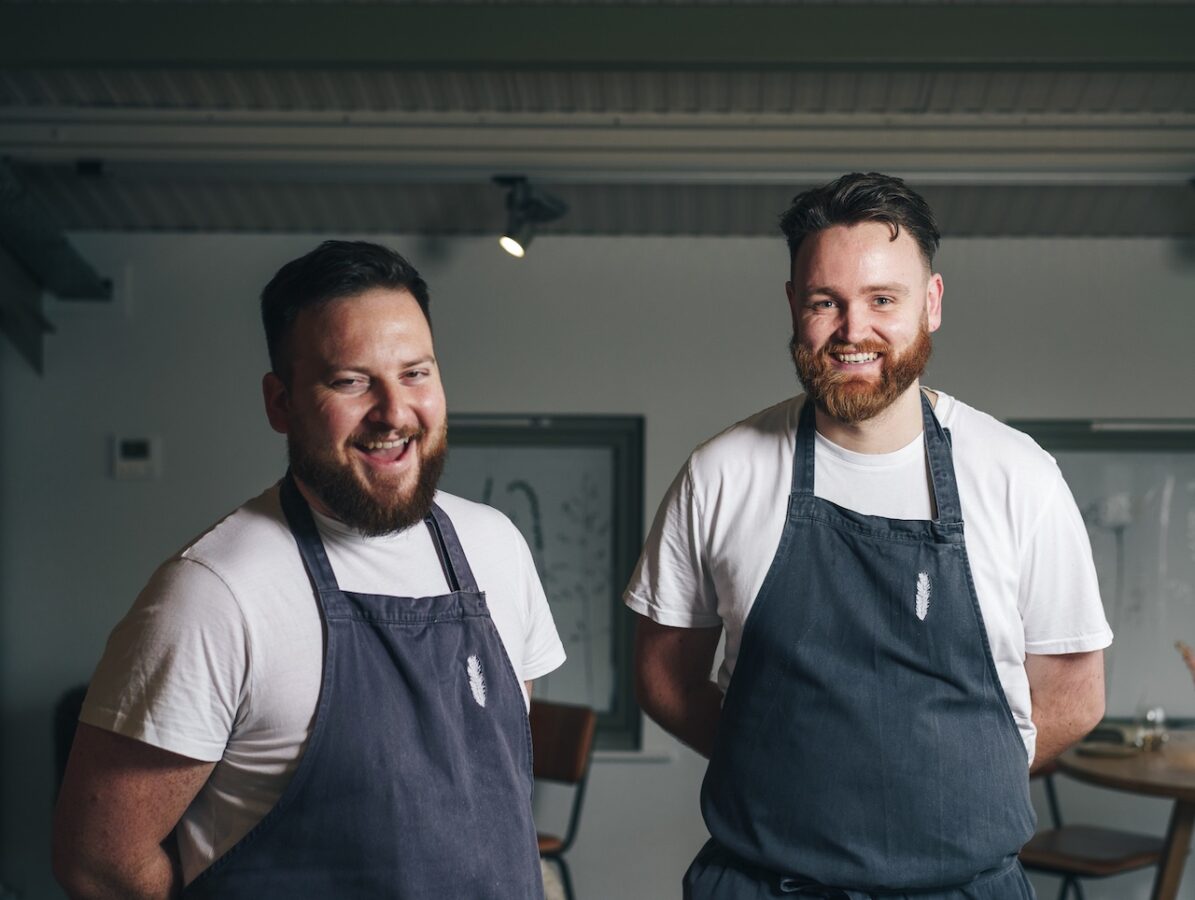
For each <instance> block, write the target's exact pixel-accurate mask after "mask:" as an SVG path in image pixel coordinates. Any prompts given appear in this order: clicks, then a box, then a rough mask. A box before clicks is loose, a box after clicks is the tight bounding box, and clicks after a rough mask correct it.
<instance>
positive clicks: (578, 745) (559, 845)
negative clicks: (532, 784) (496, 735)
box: [531, 700, 597, 900]
mask: <svg viewBox="0 0 1195 900" xmlns="http://www.w3.org/2000/svg"><path fill="white" fill-rule="evenodd" d="M596 728H597V714H596V713H594V711H593V710H592V709H590V708H589V707H587V706H572V705H568V704H564V703H551V702H549V701H547V700H532V701H531V746H532V751H533V759H534V764H533V766H532V770H533V772H534V774H535V778H536V780H537V781H554V782H557V783H560V784H569V785H573V804H572V810H571V811H570V812H569V819H568V825H567V827H566V829H565V832H564V834H563V835H560V836H558V835H553V834H539V835H537V837H538V838H539V855H540V856H541V857H543V858H544V859H548V860H551V861H552V862H553V863H555V864H556V867H557V869H558V870H559V871H560V881H561V884H562V886H563V887H564V895H565V897H567V898H568V900H574V894H573V882H572V877H571V876H570V875H569V871H568V863H566V862H565V861H564V854H565V853H566V852H568V849H569V847H571V846H572V845H573V841H574V839H575V838H576V837H577V826H578V824H579V823H580V821H581V801H582V800H583V799H584V798H585V782H586V781H587V780H588V778H589V761H590V758H591V757H592V755H593V735H594V731H595V730H596Z"/></svg>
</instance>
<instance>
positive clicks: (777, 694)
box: [685, 396, 1036, 900]
mask: <svg viewBox="0 0 1195 900" xmlns="http://www.w3.org/2000/svg"><path fill="white" fill-rule="evenodd" d="M921 406H922V418H923V422H924V430H925V443H926V451H927V456H928V461H929V468H930V477H931V479H932V485H933V496H934V499H935V501H936V506H937V519H935V520H933V521H909V520H901V519H885V518H882V517H879V516H867V515H862V514H859V513H856V512H852V511H851V510H847V509H844V508H842V507H840V506H837V505H835V504H833V503H831V502H829V501H827V500H822V499H820V498H818V497H815V496H814V492H813V490H814V433H815V422H814V407H813V404H812V403H811V402H808V401H806V403H805V404H804V408H803V409H802V411H801V417H800V424H799V426H798V429H797V439H796V451H795V453H794V457H793V480H792V492H791V495H790V497H789V504H788V513H787V519H786V521H785V525H784V530H783V533H782V536H781V538H780V545H779V548H778V549H777V551H776V556H775V558H774V559H773V561H772V565H771V568H770V569H769V571H768V573H767V576H766V577H765V579H764V582H763V586H762V587H761V588H760V592H759V596H758V597H757V598H756V600H755V603H754V605H753V606H752V608H751V611H750V613H749V614H748V617H747V622H746V624H745V626H744V629H743V638H742V643H741V646H740V649H739V655H738V660H737V662H736V664H735V669H734V674H733V676H732V678H731V681H730V686H729V688H728V690H727V693H726V698H725V702H724V704H723V707H722V716H721V719H720V722H719V725H718V735H717V740H716V742H715V747H714V751H713V754H712V757H711V760H710V765H709V769H708V770H707V772H706V776H705V781H704V784H703V785H702V791H701V809H702V814H703V815H704V817H705V821H706V824H707V826H708V827H709V830H710V834H711V835H712V840H711V841H710V842H709V843H708V844H707V845H706V846H705V848H703V850H702V851H701V853H699V854H698V857H697V859H696V860H694V862H693V864H692V866H690V868H689V871H688V873H687V874H686V876H685V897H686V898H691V900H706V898H719V900H725V898H735V900H739V898H743V900H746V898H763V897H778V896H786V895H798V896H813V897H833V898H841V900H863V898H870V897H877V896H878V897H916V898H943V900H945V898H951V900H963V898H968V900H1017V898H1033V896H1034V894H1033V889H1032V887H1030V885H1029V882H1028V880H1027V879H1026V877H1025V874H1024V872H1023V871H1022V870H1021V868H1020V865H1019V863H1017V861H1016V854H1017V852H1018V851H1019V850H1020V848H1021V846H1022V845H1023V844H1024V843H1025V841H1026V840H1028V838H1029V837H1030V836H1031V835H1032V834H1033V829H1034V825H1035V821H1036V820H1035V816H1034V813H1033V808H1032V806H1031V805H1030V801H1029V783H1028V765H1027V762H1026V757H1025V746H1024V744H1023V742H1022V741H1021V737H1020V734H1019V733H1018V730H1017V726H1016V723H1015V722H1014V720H1013V717H1012V712H1011V710H1010V709H1009V707H1008V702H1007V700H1006V698H1005V696H1004V691H1003V689H1002V688H1001V685H1000V681H999V678H998V676H997V674H996V667H995V663H994V662H993V660H992V654H991V650H990V648H989V646H988V639H987V633H986V631H985V630H984V625H983V619H982V617H981V615H980V609H979V602H978V599H977V598H976V595H975V588H974V584H973V582H972V579H971V571H970V567H969V565H968V562H967V551H966V547H965V545H964V543H963V521H962V512H961V508H960V505H959V497H958V486H957V483H956V481H955V476H954V465H953V462H952V459H951V449H950V443H949V440H948V435H947V434H946V433H945V431H944V430H943V429H942V427H941V425H940V424H939V422H938V420H937V417H935V416H934V413H933V410H932V408H931V407H930V405H929V402H928V401H927V400H926V399H925V397H924V396H922V398H921Z"/></svg>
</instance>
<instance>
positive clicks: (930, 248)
mask: <svg viewBox="0 0 1195 900" xmlns="http://www.w3.org/2000/svg"><path fill="white" fill-rule="evenodd" d="M860 222H884V223H885V224H887V225H888V227H889V228H891V229H892V240H896V238H897V237H898V236H899V235H900V229H902V228H904V229H906V230H908V232H909V236H910V237H912V238H913V240H915V241H916V242H917V246H918V247H919V248H920V249H921V256H922V257H923V258H924V259H925V264H926V265H927V266H929V267H930V268H931V269H932V268H933V264H934V254H935V253H936V252H937V251H938V243H939V242H940V241H941V237H942V236H941V235H940V234H939V233H938V223H937V222H935V221H934V213H933V210H931V209H930V208H929V204H928V203H926V202H925V199H924V198H923V197H922V196H921V195H920V194H918V193H917V192H916V191H914V190H912V189H911V188H910V187H909V186H908V185H906V184H905V183H904V182H903V181H902V180H901V179H899V178H896V177H894V176H892V175H881V174H880V173H879V172H868V173H867V174H866V175H864V174H863V173H862V172H852V173H850V174H849V175H843V176H842V177H841V178H838V179H836V180H835V181H832V182H830V183H829V184H827V185H823V186H822V187H819V188H813V189H812V190H808V191H804V192H803V193H800V194H797V196H795V197H793V202H792V206H790V207H789V209H788V211H787V212H786V213H785V214H784V215H782V216H781V217H780V230H781V231H783V232H784V236H785V238H787V239H788V254H789V265H790V266H791V265H792V264H793V263H794V262H795V261H796V258H797V250H798V249H799V248H800V246H801V241H803V240H804V239H805V237H806V236H807V235H810V234H815V233H816V232H819V231H825V230H826V229H827V228H832V227H833V226H835V225H858V224H859V223H860Z"/></svg>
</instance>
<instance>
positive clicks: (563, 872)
mask: <svg viewBox="0 0 1195 900" xmlns="http://www.w3.org/2000/svg"><path fill="white" fill-rule="evenodd" d="M552 859H553V860H554V861H555V863H556V866H557V868H559V869H560V884H561V886H562V887H563V888H564V898H565V900H576V896H575V895H574V894H573V877H572V875H570V874H569V871H568V863H566V862H565V861H564V857H563V856H554V857H552Z"/></svg>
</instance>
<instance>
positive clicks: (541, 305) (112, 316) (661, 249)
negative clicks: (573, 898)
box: [0, 234, 1195, 900]
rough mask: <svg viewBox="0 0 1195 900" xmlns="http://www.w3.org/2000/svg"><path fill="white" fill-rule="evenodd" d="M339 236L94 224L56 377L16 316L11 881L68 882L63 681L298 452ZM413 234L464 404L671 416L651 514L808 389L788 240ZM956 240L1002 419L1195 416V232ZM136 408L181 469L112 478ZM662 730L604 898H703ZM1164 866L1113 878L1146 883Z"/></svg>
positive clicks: (591, 876) (638, 763) (78, 672)
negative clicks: (689, 873) (293, 437)
mask: <svg viewBox="0 0 1195 900" xmlns="http://www.w3.org/2000/svg"><path fill="white" fill-rule="evenodd" d="M316 240H317V239H316V238H315V237H312V236H299V237H295V236H289V237H261V236H228V235H219V236H182V235H153V236H146V235H132V236H130V235H106V234H90V235H79V236H78V237H77V245H78V246H79V247H80V248H81V250H82V251H83V253H84V255H85V256H86V257H87V258H88V259H90V260H91V261H92V262H93V263H94V264H95V265H96V266H97V267H98V268H99V270H100V271H101V272H103V273H105V274H110V275H114V276H115V277H116V279H117V290H118V294H119V297H118V300H117V302H115V303H113V304H110V305H94V306H93V305H85V304H66V303H59V302H50V303H48V304H47V313H48V315H49V317H50V318H51V320H52V321H53V322H54V323H55V324H56V325H57V327H58V333H57V334H55V335H53V336H51V337H49V338H48V339H47V362H46V374H45V376H44V377H41V378H39V377H37V376H36V375H34V374H33V373H32V372H31V371H30V370H29V369H28V367H27V366H26V365H25V364H24V363H23V361H22V360H21V359H20V358H19V357H18V355H17V354H16V352H15V351H14V350H13V349H12V348H11V347H10V346H9V345H8V344H7V343H4V342H2V341H0V379H2V381H0V473H2V478H0V491H2V493H0V501H2V507H0V616H2V619H0V623H2V624H0V688H2V692H3V694H2V697H3V707H2V714H3V738H2V743H0V751H2V753H3V762H4V767H3V774H2V780H0V803H2V807H3V819H2V827H3V832H2V837H3V856H2V857H0V880H2V881H3V882H4V883H5V884H7V885H9V886H11V887H14V888H16V889H18V890H19V891H21V892H22V894H23V896H25V897H27V898H34V897H57V896H59V895H58V894H57V892H56V890H55V888H54V887H53V886H52V883H51V881H50V878H49V875H48V847H47V843H48V839H47V835H48V830H49V819H50V807H51V793H52V783H51V782H52V777H51V769H52V762H51V761H52V750H51V741H50V710H51V707H52V704H53V703H54V701H55V700H56V698H57V697H58V696H59V694H60V693H61V692H62V691H63V690H64V689H65V688H67V687H68V686H70V685H72V684H76V683H79V682H81V681H83V680H85V679H86V678H87V677H88V676H89V674H90V671H91V668H92V666H93V665H94V663H95V661H96V659H97V657H98V655H99V654H100V652H101V650H102V648H103V643H104V639H105V636H106V634H107V632H108V630H109V629H110V627H111V626H112V624H113V623H114V622H115V621H116V619H117V618H118V617H119V616H120V615H121V614H122V613H123V611H124V610H125V609H126V607H127V606H128V605H129V603H130V602H131V600H132V598H133V596H134V594H135V593H136V591H137V590H138V589H139V587H140V586H141V584H142V583H143V582H144V580H145V578H146V577H147V575H148V574H149V572H150V571H151V570H152V568H153V567H154V566H155V565H156V564H157V562H158V561H160V560H161V559H162V558H164V557H165V556H166V555H168V554H169V553H170V552H171V551H172V550H174V549H175V548H176V547H177V546H179V545H180V544H182V542H184V541H185V540H186V539H187V538H188V537H189V536H191V535H192V534H194V533H195V532H197V531H199V530H200V529H202V528H203V527H204V526H205V525H206V524H207V523H209V522H210V521H211V520H213V519H214V518H216V517H217V516H219V515H220V514H221V513H223V512H224V511H226V510H228V509H230V508H231V507H233V506H234V505H236V504H237V503H238V502H240V501H241V500H242V499H244V498H245V497H248V496H250V495H251V494H253V493H256V492H257V491H258V490H260V489H261V488H262V487H263V486H264V485H265V484H267V483H268V482H270V481H272V480H273V479H275V478H276V477H277V476H278V475H279V474H280V472H281V470H282V466H283V464H284V451H283V445H282V443H281V440H280V439H279V438H278V437H277V436H276V435H274V434H273V433H272V432H271V431H270V430H269V429H268V427H267V426H266V424H265V421H264V418H263V416H262V414H261V412H260V402H259V400H258V383H259V379H260V375H261V372H262V371H263V369H264V367H265V353H264V347H263V341H262V339H261V336H260V333H259V332H260V326H259V324H258V322H257V312H256V295H257V293H258V291H259V290H260V288H261V286H262V285H263V284H264V283H265V282H266V280H267V279H268V278H269V277H270V275H271V274H272V273H273V272H274V270H275V269H276V268H277V267H278V266H279V265H280V264H282V263H283V262H285V261H286V260H288V259H290V258H292V257H294V256H296V255H298V254H300V253H302V252H305V251H306V250H308V249H309V248H310V247H312V246H314V244H315V242H316ZM388 242H389V243H392V244H393V245H394V246H396V247H399V248H400V249H402V250H404V251H405V252H407V253H408V255H410V256H411V257H412V259H413V260H414V261H415V262H416V264H417V265H419V266H420V268H421V269H422V271H423V273H424V275H425V276H426V277H427V279H428V281H429V282H430V284H431V286H432V292H433V315H434V319H435V325H436V338H437V345H438V353H439V356H440V359H441V364H442V366H443V371H444V376H445V383H446V387H447V391H448V399H449V405H450V408H451V409H453V410H454V411H457V412H497V411H502V412H508V411H509V412H585V413H642V414H643V415H645V416H646V418H647V472H646V475H647V482H646V488H647V505H648V508H647V509H646V510H645V517H646V518H647V519H650V517H651V515H652V514H653V513H654V509H655V505H656V503H657V502H658V500H659V498H660V497H661V495H662V494H663V492H664V490H665V488H666V487H667V485H668V483H669V482H670V481H671V479H672V476H673V474H674V473H675V472H676V470H677V468H678V467H679V466H680V465H681V463H682V462H683V460H684V458H685V456H686V454H687V453H688V451H689V450H690V449H691V448H692V446H693V445H694V444H695V443H697V442H698V441H699V440H701V439H703V438H704V437H707V436H708V435H710V434H712V433H714V432H716V431H718V430H719V429H721V428H722V427H723V426H725V425H727V424H729V423H730V422H732V421H734V420H736V419H738V418H741V417H743V416H745V415H747V414H749V413H751V412H753V411H754V410H756V409H759V408H761V407H763V406H766V405H768V404H770V403H773V402H775V401H777V400H779V399H781V398H783V397H785V396H787V395H789V394H790V393H792V392H794V390H795V380H794V378H793V376H792V374H791V367H790V364H789V362H788V360H787V354H786V342H787V338H788V332H789V325H788V319H787V309H786V306H785V303H784V294H783V282H784V278H785V272H786V268H787V260H786V254H785V251H784V248H783V245H782V242H781V241H780V240H779V239H776V240H760V239H723V240H719V239H687V238H675V239H632V238H541V239H539V240H538V241H537V242H536V244H535V246H534V248H533V250H532V253H531V254H530V256H529V257H528V258H527V259H525V260H523V261H515V260H513V259H511V258H509V257H507V256H506V255H505V254H503V253H501V251H500V250H499V249H498V248H497V246H496V244H495V243H494V242H493V241H492V240H490V239H485V240H482V239H468V240H454V241H448V242H442V243H436V244H428V243H426V242H423V241H419V240H413V239H401V238H395V239H392V240H389V241H388ZM939 263H940V268H941V270H942V271H943V273H944V275H945V279H946V297H945V321H944V326H943V330H942V331H941V332H940V333H939V335H938V340H937V344H938V349H937V351H936V356H935V359H934V361H933V363H932V364H931V369H930V374H929V377H928V379H927V381H928V383H930V384H932V385H937V386H941V387H942V388H944V389H946V390H948V391H950V392H952V393H954V394H955V395H957V396H959V397H960V398H962V399H964V400H966V401H968V402H970V403H972V404H974V405H976V406H979V407H981V408H983V409H986V410H988V411H989V412H991V413H993V414H994V415H996V416H1000V417H1059V418H1065V417H1080V418H1086V417H1097V416H1102V417H1149V416H1184V417H1187V416H1195V400H1193V399H1192V385H1193V383H1195V379H1193V377H1192V376H1193V374H1195V368H1193V367H1192V364H1191V355H1190V347H1189V343H1190V341H1191V338H1192V336H1193V335H1195V296H1193V295H1195V244H1186V245H1181V244H1176V243H1174V242H1168V241H1152V240H1151V241H1145V240H1141V241H1131V240H1117V241H1113V240H1101V241H1083V240H1048V241H1033V240H1000V241H997V240H954V241H948V242H947V245H946V248H945V249H944V250H943V252H942V253H941V255H940V258H939ZM116 432H122V433H125V434H126V435H127V436H142V435H147V434H152V435H157V436H160V437H161V439H162V445H163V459H164V471H163V474H162V477H161V479H160V480H157V481H151V482H142V483H137V482H116V481H113V480H112V479H110V478H109V477H108V476H107V466H108V443H107V442H108V440H109V437H110V436H111V435H112V434H113V433H116ZM647 743H648V749H649V750H650V751H652V752H650V753H649V754H647V755H646V757H645V758H642V759H641V758H635V757H632V758H603V759H601V760H599V761H598V763H597V764H596V765H595V769H594V773H593V777H592V781H591V787H590V793H589V797H588V801H587V804H586V811H585V817H584V823H583V827H582V832H581V837H580V841H579V844H578V846H577V847H576V850H575V852H574V853H573V855H572V859H573V860H574V863H573V868H574V873H575V875H576V881H577V884H578V888H579V892H580V893H581V896H582V897H583V898H588V900H603V898H627V900H660V898H668V897H676V896H679V889H678V887H677V884H678V879H679V876H680V873H681V871H682V870H683V869H684V867H685V865H686V864H687V863H688V860H689V858H690V857H691V856H692V854H693V852H694V851H695V850H696V848H697V847H698V846H699V844H700V843H701V841H702V839H703V834H704V830H703V827H702V824H701V821H700V817H699V814H698V811H697V790H698V785H699V783H700V778H701V774H702V770H703V767H702V765H701V761H700V760H699V759H697V758H696V757H695V756H694V755H693V754H692V753H690V752H689V751H687V750H685V749H683V748H680V747H678V746H677V745H676V744H674V743H673V742H672V741H671V740H670V739H668V738H667V737H665V736H664V735H663V734H662V733H660V732H659V731H658V730H656V729H654V728H653V727H649V728H648V730H647ZM1063 803H1064V806H1065V807H1066V808H1067V809H1068V811H1069V812H1071V814H1072V818H1074V819H1079V818H1080V817H1086V818H1095V819H1103V820H1105V821H1110V820H1116V821H1120V822H1122V824H1127V825H1131V826H1133V827H1139V828H1141V829H1144V830H1152V831H1155V832H1158V833H1161V832H1162V830H1163V829H1164V827H1165V817H1166V812H1167V806H1166V804H1165V803H1163V802H1161V801H1153V800H1144V799H1137V798H1122V797H1119V796H1118V795H1115V794H1111V793H1109V792H1101V791H1094V790H1091V789H1087V788H1083V787H1081V786H1076V785H1071V784H1068V785H1065V786H1064V791H1063ZM1148 880H1149V879H1148V876H1141V877H1137V878H1135V879H1134V878H1128V879H1124V880H1121V881H1120V882H1118V883H1116V884H1115V885H1114V886H1113V887H1109V886H1103V888H1102V892H1101V888H1100V887H1099V886H1093V887H1092V888H1091V889H1089V892H1088V896H1089V897H1090V898H1092V900H1099V898H1112V897H1116V898H1118V900H1119V898H1127V900H1134V898H1137V897H1141V898H1144V897H1145V896H1146V894H1147V886H1148ZM1043 884H1048V882H1043ZM1047 893H1052V891H1043V895H1046V894H1047ZM1182 896H1183V897H1184V898H1186V900H1192V898H1195V873H1192V874H1191V876H1190V877H1189V878H1188V881H1187V885H1186V886H1185V888H1184V893H1183V895H1182Z"/></svg>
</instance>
